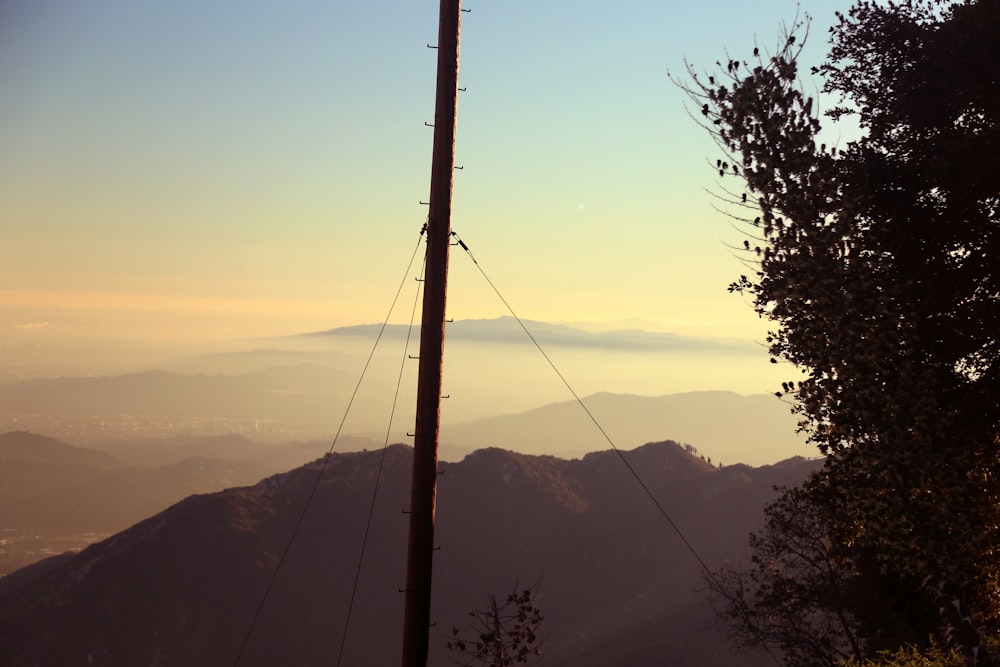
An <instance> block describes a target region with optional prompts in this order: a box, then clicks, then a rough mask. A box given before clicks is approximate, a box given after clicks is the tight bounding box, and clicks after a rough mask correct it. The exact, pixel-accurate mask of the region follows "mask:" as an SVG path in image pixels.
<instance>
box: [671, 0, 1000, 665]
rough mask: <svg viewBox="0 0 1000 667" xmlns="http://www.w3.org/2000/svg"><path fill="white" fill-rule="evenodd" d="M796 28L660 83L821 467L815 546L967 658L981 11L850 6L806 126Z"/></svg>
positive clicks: (977, 315)
mask: <svg viewBox="0 0 1000 667" xmlns="http://www.w3.org/2000/svg"><path fill="white" fill-rule="evenodd" d="M804 32H805V30H804V25H803V24H802V23H797V24H795V25H793V26H792V28H791V29H790V30H789V32H788V34H787V35H785V36H784V37H783V38H782V39H781V41H780V43H779V44H778V46H777V48H776V49H774V51H773V53H768V52H765V51H764V50H762V49H760V48H754V49H753V51H752V54H750V53H748V54H747V56H746V57H745V58H743V57H740V58H733V57H729V58H727V60H726V61H725V62H724V63H721V65H722V66H721V67H720V69H719V71H717V72H714V73H712V74H703V73H698V72H697V71H696V70H695V69H694V68H692V67H689V71H688V73H689V78H688V79H686V80H685V81H683V82H680V85H681V86H682V87H683V88H684V89H685V90H686V91H687V92H688V94H689V95H690V97H691V99H692V100H693V101H694V103H695V104H696V105H697V107H696V108H697V113H696V116H698V117H699V118H700V119H701V120H702V122H703V124H704V126H705V127H706V128H707V129H708V130H709V131H710V132H711V133H712V134H713V136H714V138H715V139H716V141H717V143H718V145H719V147H720V150H721V151H722V155H721V156H720V158H719V159H718V161H717V162H716V163H715V166H716V169H717V170H718V175H719V176H720V177H721V179H722V183H723V186H722V188H723V192H725V193H729V195H728V196H730V198H731V204H732V211H733V214H734V215H735V216H736V217H737V218H738V219H739V220H741V221H743V222H745V223H746V225H747V231H748V233H747V239H746V241H745V242H744V244H743V245H744V248H743V250H744V251H745V252H746V253H747V259H748V261H749V263H750V264H751V266H752V268H753V270H752V272H750V273H749V274H748V275H745V276H741V277H740V279H739V280H738V281H736V282H734V283H733V284H732V286H731V289H732V290H733V291H737V292H742V293H746V294H749V295H750V298H751V299H752V301H753V305H754V308H755V309H756V310H757V312H758V313H759V314H760V315H762V316H764V317H767V318H769V319H770V320H771V321H772V323H773V325H774V326H773V329H772V332H771V333H770V335H769V338H768V344H769V349H770V352H771V355H772V357H773V359H774V360H775V361H778V360H783V361H787V362H791V364H793V365H794V366H795V367H796V368H797V369H798V371H799V373H798V374H797V376H796V377H794V378H791V379H790V380H789V381H788V382H785V383H784V384H783V387H782V391H781V392H779V393H780V394H782V395H785V396H787V397H788V398H790V399H791V400H792V401H793V404H794V405H795V409H796V410H797V412H798V413H799V415H800V417H801V426H802V428H803V429H805V430H806V431H807V432H808V434H809V435H810V438H811V440H812V441H813V442H814V443H815V444H816V445H817V446H818V447H819V449H820V450H821V451H822V452H823V453H824V454H827V455H828V461H827V466H826V469H825V470H824V475H825V476H826V479H827V483H826V484H825V486H827V487H828V488H833V489H836V491H837V494H838V497H839V498H841V499H842V502H843V504H844V507H843V509H844V512H843V517H844V518H843V519H842V520H841V521H840V522H839V523H838V524H837V525H836V526H835V527H834V529H833V530H832V531H831V533H830V538H831V539H835V540H838V541H839V543H840V544H842V545H849V546H850V550H849V551H848V552H846V553H847V556H845V557H850V558H855V559H863V560H864V563H863V565H864V568H865V569H866V571H872V572H877V573H878V574H879V576H881V577H882V578H883V579H884V580H885V581H901V582H919V584H920V585H921V586H922V590H923V591H925V593H924V594H922V595H920V596H917V597H916V599H918V600H920V602H916V601H915V602H913V604H925V605H927V607H928V608H929V609H932V610H933V611H934V612H935V613H939V614H942V615H943V616H942V619H943V620H942V623H943V624H944V628H945V629H944V631H943V633H942V638H943V640H944V641H946V642H947V643H948V644H949V645H950V646H956V647H959V648H961V649H962V650H964V651H966V652H967V653H969V654H971V652H974V651H976V650H978V644H977V642H978V640H977V639H976V637H975V636H970V632H971V635H976V636H981V634H982V633H983V632H995V631H996V629H997V625H998V622H1000V512H998V507H1000V479H998V477H997V473H998V467H997V464H998V457H1000V436H998V433H1000V363H998V362H1000V340H998V338H1000V57H998V54H1000V46H998V45H1000V3H998V2H996V0H965V1H954V0H952V1H948V0H902V1H900V2H892V3H889V2H869V1H863V0H862V1H858V2H856V4H855V5H854V6H853V7H852V8H851V9H850V11H849V12H847V13H846V14H843V15H838V16H837V22H836V24H835V25H834V26H833V28H832V29H831V33H830V48H829V52H828V56H827V58H826V60H825V62H823V63H822V64H820V65H819V66H817V67H815V68H813V70H812V74H813V75H815V76H817V77H819V78H820V79H821V80H822V89H821V90H822V93H823V95H824V99H825V100H832V101H833V103H832V104H833V105H832V107H831V108H830V109H829V110H828V111H827V112H826V114H825V115H826V119H825V120H824V119H823V117H822V114H821V113H820V110H819V101H818V100H817V99H814V98H813V97H812V96H810V95H809V94H808V93H807V92H806V91H807V90H809V87H807V86H806V85H805V84H804V83H803V82H802V78H801V76H800V75H801V71H800V63H799V59H800V56H801V42H802V41H803V33H804ZM848 119H853V122H854V123H856V126H857V127H859V128H860V132H859V133H857V135H858V138H856V139H853V140H850V141H846V142H844V143H842V145H835V144H834V141H833V140H830V139H826V137H836V136H837V135H838V133H837V130H836V127H837V124H838V123H840V122H842V121H845V120H848ZM824 122H825V123H826V124H827V127H826V128H824V127H823V123H824ZM824 130H826V131H824ZM734 181H735V182H736V183H737V184H738V186H737V187H731V186H726V185H724V184H725V183H731V182H734ZM816 502H823V501H822V499H821V498H816ZM858 562H860V561H858ZM855 565H856V566H857V563H855ZM949 607H950V608H955V609H957V610H958V620H957V621H953V620H948V619H947V618H944V617H945V616H948V613H947V610H948V608H949ZM955 623H966V626H967V627H966V628H964V629H963V628H959V627H956V626H955ZM968 628H973V629H974V631H968Z"/></svg>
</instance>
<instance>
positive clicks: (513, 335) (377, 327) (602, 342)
mask: <svg viewBox="0 0 1000 667" xmlns="http://www.w3.org/2000/svg"><path fill="white" fill-rule="evenodd" d="M521 322H523V323H524V327H522V326H521V324H519V323H518V321H517V320H516V319H515V318H513V317H511V316H509V315H508V316H504V317H497V318H491V319H467V320H456V321H454V322H451V323H448V324H447V332H446V336H447V338H448V340H449V341H450V340H460V341H471V342H479V343H504V344H514V345H533V344H534V343H533V342H532V339H531V337H533V338H534V339H535V340H536V341H538V342H539V343H544V344H546V345H560V346H569V347H581V348H599V349H604V350H646V351H649V350H694V349H697V350H707V349H711V350H714V351H717V352H731V353H745V352H747V351H748V350H752V349H753V348H752V346H751V345H749V344H742V345H740V344H737V343H734V342H733V341H727V340H718V339H713V338H705V337H697V336H682V335H680V334H673V333H665V332H655V331H644V330H642V329H636V328H630V329H616V330H613V331H603V332H592V331H587V330H584V329H580V328H577V327H573V326H570V325H566V324H551V323H548V322H539V321H537V320H521ZM525 329H527V331H528V333H530V334H531V337H529V336H528V335H527V334H526V333H525ZM380 331H382V335H383V336H390V337H397V338H400V337H405V336H406V335H407V334H408V333H409V334H410V335H412V336H419V331H420V327H419V326H414V327H413V330H412V332H411V331H410V328H409V327H408V326H407V325H403V324H389V325H387V326H385V328H384V331H383V325H381V324H361V325H354V326H347V327H337V328H334V329H327V330H325V331H315V332H311V333H306V334H300V336H305V337H361V338H365V339H369V340H375V337H376V335H377V334H378V333H379V332H380Z"/></svg>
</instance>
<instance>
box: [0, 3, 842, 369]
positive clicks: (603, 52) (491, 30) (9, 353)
mask: <svg viewBox="0 0 1000 667" xmlns="http://www.w3.org/2000/svg"><path fill="white" fill-rule="evenodd" d="M815 4H816V6H810V7H807V8H806V10H807V11H808V12H810V13H811V15H812V17H813V23H812V28H811V38H810V41H809V43H808V44H807V48H806V52H805V60H806V61H807V62H816V63H818V62H819V60H820V59H821V57H822V54H823V53H824V52H825V48H826V44H825V39H826V27H827V26H828V25H829V24H830V23H831V22H832V21H833V18H834V16H833V13H834V11H835V10H837V9H840V10H843V9H845V8H846V5H847V3H846V2H841V1H839V0H838V1H836V2H833V1H831V2H824V3H822V5H820V3H815ZM464 7H465V8H466V9H471V12H469V13H465V14H463V16H462V19H463V24H462V37H461V65H460V67H461V82H460V85H461V86H462V87H464V88H465V89H466V90H465V91H464V92H462V93H461V95H460V98H459V106H458V114H459V115H458V135H457V151H456V164H457V165H460V166H462V167H463V168H462V169H461V170H459V171H457V172H456V176H455V186H454V187H455V191H454V208H453V220H452V228H453V230H454V231H455V232H457V233H458V234H459V235H460V236H461V238H462V239H463V240H464V241H465V242H466V244H467V245H468V246H469V248H470V249H471V250H472V252H473V253H474V255H475V257H476V259H477V260H478V262H479V265H480V267H481V268H482V270H483V271H485V272H486V274H487V275H488V276H489V278H490V280H492V281H493V283H494V284H495V285H496V286H497V287H498V289H499V290H500V291H501V293H502V294H503V296H504V298H505V299H506V300H507V301H508V302H509V303H510V305H511V306H512V307H513V308H514V310H515V312H516V313H517V315H519V316H520V317H523V318H527V319H535V320H544V321H549V322H591V323H593V322H605V323H615V322H623V321H627V320H633V319H634V318H639V319H641V320H644V321H646V322H647V324H645V325H644V326H647V327H650V328H658V329H660V330H664V331H670V332H674V333H679V334H687V335H697V336H709V337H737V338H752V339H754V340H762V339H763V337H764V334H765V331H766V328H767V327H766V323H765V322H762V321H761V320H759V318H758V317H757V316H756V315H755V314H754V313H753V311H752V309H751V308H750V306H749V304H748V302H747V301H746V300H745V299H743V298H741V297H739V296H733V295H730V294H728V293H727V292H726V286H727V285H728V284H729V282H731V281H732V280H734V279H735V278H736V277H738V275H739V274H740V273H746V272H747V271H748V269H747V267H745V266H743V265H742V264H741V261H740V258H739V257H738V255H737V254H735V253H734V251H733V250H731V247H733V246H737V245H740V244H741V242H742V236H741V235H740V233H739V231H738V230H736V229H734V228H733V226H732V224H731V221H730V220H729V219H728V218H727V217H726V216H725V215H723V214H721V213H719V212H717V211H716V210H715V208H713V197H712V196H711V194H710V193H711V192H712V191H716V190H717V189H718V186H719V183H718V179H717V178H716V174H715V172H714V170H713V169H712V168H711V166H710V164H714V161H715V157H716V149H715V148H714V145H713V144H712V142H711V139H710V137H708V135H707V134H706V133H705V132H704V131H703V130H701V129H700V128H698V127H697V125H696V124H695V122H694V121H693V120H692V119H691V118H689V117H688V115H687V112H686V111H685V107H684V101H685V97H684V94H683V93H682V92H681V91H680V90H678V88H677V87H676V86H674V85H673V84H672V83H671V82H670V81H669V80H668V77H667V70H668V69H669V70H670V71H671V72H674V73H677V74H682V73H683V68H684V64H683V63H684V58H685V57H686V58H687V59H688V60H690V61H691V62H692V63H694V64H696V65H697V66H699V67H700V66H704V67H706V68H711V66H712V65H713V64H714V62H715V61H716V60H720V59H723V58H724V54H725V53H726V51H727V49H728V51H729V52H730V53H732V54H734V55H739V54H749V53H750V51H752V49H753V47H754V45H755V43H758V44H760V45H761V46H762V47H764V48H766V47H767V46H768V45H773V44H775V43H777V41H778V35H779V33H780V26H781V25H782V24H783V23H784V24H786V25H787V24H789V23H790V22H791V21H792V20H793V19H794V18H795V16H796V13H797V12H801V11H802V10H801V8H800V7H799V6H798V5H797V3H796V2H795V0H761V1H759V2H755V3H747V2H744V1H743V0H706V1H702V2H693V3H678V2H664V1H663V0H655V1H654V0H636V1H634V2H630V3H619V2H614V3H612V2H607V1H604V2H597V1H596V0H574V1H573V2H569V1H568V0H549V1H543V2H537V1H535V2H528V1H527V0H505V1H504V2H495V1H490V0H466V2H465V3H464ZM755 40H756V42H755ZM436 41H437V3H436V2H432V1H430V0H384V1H383V2H378V3H373V2H369V1H367V0H334V1H330V0H327V1H326V2H318V1H315V0H283V1H282V2H262V1H251V2H248V1H247V0H240V1H236V0H213V1H206V0H196V1H195V0H170V1H169V2H168V1H166V0H94V1H88V2H79V1H78V0H30V1H29V0H20V1H18V0H12V1H9V2H4V3H2V4H0V91H3V93H2V95H0V233H2V238H3V242H2V244H0V353H3V354H4V355H6V358H8V359H9V358H13V357H16V356H17V354H18V353H19V351H20V350H22V349H25V346H33V349H36V350H37V349H46V346H54V345H57V343H58V342H60V341H66V340H95V341H96V340H100V341H105V342H107V341H114V342H115V343H116V344H118V343H120V344H121V345H122V348H123V349H124V348H125V347H126V346H127V345H129V344H132V343H134V342H135V341H142V340H160V341H164V340H196V339H197V340H225V339H236V338H247V337H262V336H277V335H288V334H295V333H300V332H305V331H316V330H323V329H329V328H332V327H336V326H343V325H351V324H360V323H370V322H381V321H382V320H383V319H384V318H385V317H386V314H387V312H388V309H389V305H390V303H391V302H392V298H393V295H394V294H395V292H396V289H397V287H398V286H399V285H400V284H401V281H403V282H404V283H405V284H406V289H409V282H407V281H408V275H409V274H407V272H406V267H407V264H408V262H409V259H410V256H411V254H412V253H413V251H414V249H415V248H417V244H418V233H419V230H420V228H421V226H422V224H423V223H424V220H425V217H426V207H424V206H421V205H420V203H419V202H420V201H421V200H423V201H426V200H427V196H428V190H429V178H430V154H431V140H432V132H433V130H431V129H430V128H428V127H426V126H425V124H424V123H425V122H430V121H432V120H433V115H434V109H433V104H434V80H435V66H436V60H435V58H436V51H434V50H433V49H429V48H428V44H430V45H433V44H435V43H436ZM411 273H412V271H411ZM413 282H415V281H413ZM405 300H406V299H404V301H405ZM505 314H507V310H506V307H505V306H504V305H503V304H502V303H501V302H500V301H499V299H498V298H497V297H496V295H495V294H494V293H493V291H492V289H491V288H490V287H489V286H488V285H487V284H486V283H485V281H484V279H483V277H482V276H481V275H480V273H479V271H478V270H477V269H476V268H475V266H474V265H473V264H472V262H471V261H470V259H469V257H468V256H466V255H465V254H464V253H462V252H460V251H458V249H455V251H453V254H452V260H451V274H450V289H449V316H450V317H453V318H456V319H469V318H487V317H497V316H500V315H505ZM408 317H409V310H408V307H404V308H403V309H402V310H400V311H394V314H393V315H392V318H391V319H393V320H395V321H406V320H407V319H408ZM609 326H610V325H609ZM39 346H40V347H39Z"/></svg>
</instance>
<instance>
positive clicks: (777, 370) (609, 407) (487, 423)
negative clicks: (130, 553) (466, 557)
mask: <svg viewBox="0 0 1000 667" xmlns="http://www.w3.org/2000/svg"><path fill="white" fill-rule="evenodd" d="M523 324H524V327H523V328H522V326H521V324H520V323H519V322H518V321H517V320H515V319H514V318H512V317H500V318H495V319H484V320H458V321H455V322H453V323H449V324H448V326H447V335H446V342H445V360H444V389H443V393H444V394H445V395H446V396H447V398H446V399H445V400H444V401H443V402H442V435H441V441H442V446H443V448H444V449H445V451H450V452H451V453H453V454H456V455H460V454H464V453H468V452H470V451H472V450H474V449H477V448H480V447H485V446H498V447H503V448H506V449H510V450H513V451H520V452H523V453H530V454H554V455H557V456H564V457H573V456H581V455H583V454H585V453H587V452H589V451H594V450H598V449H603V448H606V447H607V446H608V445H609V443H608V441H607V439H606V438H605V437H604V435H602V433H601V431H600V429H598V428H597V427H596V426H595V425H594V423H593V422H592V421H591V419H590V417H589V416H588V414H587V410H589V411H590V412H591V414H593V416H594V417H595V418H596V419H597V421H598V422H599V423H600V424H601V426H602V427H603V428H604V429H605V432H606V433H607V435H608V437H610V438H611V440H612V444H614V445H616V446H621V447H632V446H637V445H639V444H642V443H644V442H651V441H656V440H661V439H663V438H672V439H674V440H677V441H680V442H685V443H690V444H693V445H694V446H696V447H697V448H698V449H699V451H701V452H702V453H703V454H705V455H707V456H710V457H713V458H714V459H715V460H717V461H719V460H721V461H724V462H726V463H736V462H740V463H747V464H751V465H760V464H766V463H774V462H776V461H778V460H782V459H784V458H788V457H790V456H802V455H804V456H811V455H813V454H814V452H813V451H812V450H810V448H809V447H808V446H806V445H805V444H804V437H803V436H802V435H800V434H797V433H796V420H795V417H794V416H793V415H792V414H791V413H790V408H789V406H788V405H787V404H786V403H783V402H781V401H780V400H779V399H777V398H776V397H774V395H773V394H772V393H771V392H772V391H773V389H774V387H775V386H778V385H780V382H781V380H782V379H788V376H789V369H788V367H787V366H782V365H775V364H770V363H768V359H767V355H766V351H765V350H764V348H763V346H761V345H760V344H758V343H755V342H746V341H740V340H727V339H711V338H705V337H694V336H681V335H676V334H671V333H666V332H661V331H650V330H642V329H638V328H631V329H613V330H595V329H594V328H593V327H588V328H586V329H585V328H583V327H580V326H570V325H560V324H549V323H543V322H537V321H524V323H523ZM524 329H527V330H528V331H529V332H530V334H531V335H530V337H529V336H528V335H527V334H526V333H525V330H524ZM380 334H381V335H380ZM376 340H378V345H377V346H375V343H376ZM536 343H537V346H536ZM418 347H419V329H418V328H416V327H414V328H413V329H412V330H411V329H410V328H409V327H408V326H406V325H399V324H389V325H387V326H385V328H384V329H383V327H382V325H376V324H368V325H359V326H350V327H341V328H335V329H330V330H325V331H319V332H311V333H304V334H298V335H292V336H284V337H277V338H270V339H261V340H252V341H232V342H229V343H227V344H221V343H219V342H216V343H214V344H213V345H212V346H211V347H209V348H208V350H209V351H208V352H207V353H202V354H192V353H190V352H191V351H190V350H188V351H186V352H188V353H187V354H179V355H173V356H170V355H169V351H168V350H157V349H155V348H151V349H150V350H148V351H147V352H146V354H147V357H146V358H145V359H136V360H135V362H134V363H132V364H129V365H128V366H126V367H122V366H121V365H118V366H114V365H109V364H107V363H106V362H105V360H104V359H103V358H102V357H101V355H100V354H96V353H95V354H92V355H83V356H82V358H80V357H77V358H78V359H80V361H79V363H81V364H83V363H84V362H87V363H89V366H87V367H86V368H84V367H79V366H78V371H77V372H75V373H53V372H52V371H53V369H52V368H50V367H46V366H45V365H32V363H31V360H30V355H26V356H22V357H20V358H15V359H8V360H7V361H8V362H10V361H14V362H19V363H8V364H7V365H6V366H5V367H2V368H0V379H3V382H2V383H0V430H30V431H34V432H39V433H44V434H46V435H52V436H56V437H64V438H68V439H69V440H71V441H73V442H76V443H80V444H85V443H88V442H93V441H99V440H107V439H109V438H110V439H115V438H119V439H120V438H128V437H157V436H159V437H169V436H174V435H178V434H185V433H187V434H192V435H212V434H216V435H217V434H223V433H230V432H232V433H239V434H243V435H246V436H247V437H250V438H254V439H258V440H262V441H268V442H281V441H288V440H308V439H317V438H319V439H323V438H331V437H332V434H334V433H336V432H337V430H338V428H339V426H340V422H341V420H342V419H343V418H344V416H345V412H346V414H347V420H346V422H345V424H344V427H343V430H342V434H343V435H345V436H351V437H355V438H364V439H367V440H369V441H370V442H371V445H372V446H380V445H381V443H383V442H385V441H386V440H388V441H390V442H409V438H408V437H407V435H406V434H407V432H408V431H412V426H413V404H414V401H415V396H416V387H415V385H416V370H417V363H418V362H417V361H416V359H415V357H416V356H417V352H418ZM539 348H540V349H539ZM540 350H541V351H540ZM543 352H544V354H543ZM159 354H163V355H165V356H163V357H159V358H158V357H157V355H159ZM555 369H558V372H556V370H555ZM362 373H364V375H363V376H362ZM560 376H561V377H560ZM562 378H565V383H564V381H563V379H562ZM748 378H751V379H748ZM397 384H398V389H397ZM567 384H568V385H569V387H571V388H572V391H571V390H570V388H569V387H567ZM355 390H356V391H355ZM397 391H398V393H397ZM574 393H575V395H576V396H579V397H581V399H582V402H583V404H584V405H585V406H586V407H587V410H584V409H583V408H582V407H581V406H580V405H578V404H577V403H576V400H575V398H574ZM394 404H395V407H394ZM348 406H350V410H349V411H348ZM390 416H391V417H392V422H391V425H390V421H389V420H390ZM449 448H450V449H449Z"/></svg>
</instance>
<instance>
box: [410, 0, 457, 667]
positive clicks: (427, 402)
mask: <svg viewBox="0 0 1000 667" xmlns="http://www.w3.org/2000/svg"><path fill="white" fill-rule="evenodd" d="M440 2H441V7H440V18H439V22H438V64H437V95H436V99H435V105H434V149H433V151H434V152H433V156H432V159H431V195H430V212H429V216H428V220H427V261H426V266H425V269H424V303H423V315H422V318H421V325H420V370H419V371H418V377H417V419H416V429H415V430H414V436H415V437H414V443H413V445H414V446H413V481H412V490H411V493H410V539H409V549H408V553H407V564H406V607H405V612H404V618H403V626H404V627H403V667H426V665H427V653H428V645H429V632H430V626H431V575H432V572H433V567H432V566H433V558H434V514H435V506H436V502H437V467H438V432H439V429H440V423H441V370H442V361H443V353H444V327H445V299H446V294H447V287H448V254H449V250H450V247H451V193H452V181H453V177H454V169H455V125H456V119H457V101H458V41H459V29H460V24H461V21H460V17H461V11H462V3H461V0H440Z"/></svg>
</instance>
